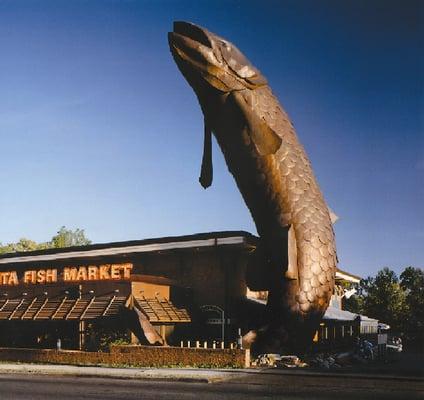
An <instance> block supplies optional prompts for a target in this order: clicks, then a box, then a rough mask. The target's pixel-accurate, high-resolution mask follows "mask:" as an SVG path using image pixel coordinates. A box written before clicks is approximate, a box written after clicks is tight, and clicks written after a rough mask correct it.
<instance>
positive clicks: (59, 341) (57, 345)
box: [56, 338, 62, 351]
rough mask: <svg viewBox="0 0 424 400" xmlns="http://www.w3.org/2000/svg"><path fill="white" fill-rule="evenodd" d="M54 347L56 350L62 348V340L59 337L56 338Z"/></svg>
mask: <svg viewBox="0 0 424 400" xmlns="http://www.w3.org/2000/svg"><path fill="white" fill-rule="evenodd" d="M56 349H57V351H60V350H62V341H61V340H60V338H59V339H57V342H56Z"/></svg>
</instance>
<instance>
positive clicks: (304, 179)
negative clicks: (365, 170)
mask: <svg viewBox="0 0 424 400" xmlns="http://www.w3.org/2000/svg"><path fill="white" fill-rule="evenodd" d="M168 40H169V46H170V49H171V53H172V55H173V57H174V60H175V62H176V64H177V66H178V68H179V69H180V71H181V72H182V74H183V75H184V77H185V78H186V80H187V81H188V83H189V84H190V86H191V87H192V88H193V90H194V92H195V93H196V95H197V97H198V100H199V103H200V107H201V109H202V111H203V115H204V124H205V130H204V135H205V141H204V154H203V160H202V167H201V175H200V178H199V180H200V183H201V184H202V186H203V187H204V188H206V187H208V186H210V185H211V183H212V157H211V134H212V132H213V134H214V135H215V137H216V140H217V142H218V144H219V146H220V148H221V150H222V152H223V154H224V157H225V160H226V163H227V166H228V169H229V171H230V172H231V174H232V175H233V176H234V179H235V181H236V183H237V186H238V188H239V190H240V192H241V194H242V196H243V198H244V201H245V202H246V205H247V207H248V208H249V210H250V213H251V215H252V217H253V220H254V222H255V224H256V228H257V231H258V234H259V237H260V244H259V246H258V247H257V249H256V251H255V253H254V254H253V256H252V257H251V261H250V263H249V265H248V268H247V277H246V281H247V285H248V286H249V287H250V289H252V290H267V291H268V300H267V305H266V315H267V322H266V323H265V324H264V325H263V326H260V327H255V328H254V329H253V330H252V331H250V332H249V333H248V334H247V335H245V340H246V342H248V344H249V345H250V346H251V348H252V349H253V351H254V352H256V353H257V352H280V351H282V350H283V349H286V350H287V349H292V350H295V351H298V352H300V351H303V350H306V349H307V347H308V346H309V345H310V344H311V342H312V338H313V335H314V333H315V331H316V329H317V328H318V326H319V323H320V321H321V319H322V316H323V314H324V312H325V310H326V309H327V307H328V304H329V301H330V297H331V295H332V293H333V289H334V278H335V273H336V266H337V256H336V247H335V238H334V231H333V226H332V220H331V215H330V211H329V209H328V207H327V205H326V203H325V201H324V198H323V195H322V193H321V191H320V188H319V186H318V183H317V181H316V178H315V176H314V173H313V171H312V167H311V164H310V162H309V160H308V157H307V155H306V153H305V150H304V148H303V146H302V145H301V144H300V143H299V140H298V138H297V135H296V132H295V130H294V127H293V125H292V123H291V121H290V119H289V117H288V116H287V114H286V112H285V111H284V110H283V109H282V107H281V105H280V103H279V102H278V100H277V99H276V97H275V96H274V95H273V93H272V91H271V88H270V87H269V86H268V82H267V80H266V78H265V77H264V76H263V75H262V74H261V73H260V71H259V70H258V69H257V68H255V67H254V66H253V65H252V64H251V63H250V62H249V60H247V58H246V57H245V56H244V55H243V54H242V53H241V52H240V50H238V49H237V48H236V47H235V46H234V45H233V44H232V43H230V42H229V41H227V40H225V39H223V38H221V37H219V36H217V35H215V34H213V33H211V32H209V31H208V30H206V29H204V28H202V27H200V26H197V25H194V24H191V23H187V22H175V23H174V27H173V31H172V32H169V34H168Z"/></svg>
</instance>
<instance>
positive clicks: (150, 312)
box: [135, 297, 191, 323]
mask: <svg viewBox="0 0 424 400" xmlns="http://www.w3.org/2000/svg"><path fill="white" fill-rule="evenodd" d="M135 302H136V304H138V306H139V307H140V308H141V309H142V310H143V311H144V312H145V314H146V315H147V317H148V318H149V321H150V322H151V323H177V322H191V318H190V315H189V314H188V312H187V310H186V309H185V308H177V307H176V306H175V305H174V304H173V303H172V302H171V301H170V300H167V299H162V298H161V299H159V298H154V299H152V298H150V299H146V298H145V297H136V298H135Z"/></svg>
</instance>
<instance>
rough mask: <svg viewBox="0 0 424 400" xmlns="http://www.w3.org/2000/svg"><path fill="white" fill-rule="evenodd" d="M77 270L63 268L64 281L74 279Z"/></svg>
mask: <svg viewBox="0 0 424 400" xmlns="http://www.w3.org/2000/svg"><path fill="white" fill-rule="evenodd" d="M77 274H78V270H77V269H76V268H65V269H64V270H63V280H64V281H76V280H77Z"/></svg>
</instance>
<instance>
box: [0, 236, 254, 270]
mask: <svg viewBox="0 0 424 400" xmlns="http://www.w3.org/2000/svg"><path fill="white" fill-rule="evenodd" d="M256 241H257V237H256V236H254V235H252V234H250V233H248V232H244V231H222V232H208V233H198V234H194V235H186V236H169V237H162V238H153V239H145V240H131V241H126V242H112V243H101V244H92V245H88V246H76V247H66V248H59V249H46V250H37V251H28V252H20V253H7V254H3V255H0V265H5V264H17V263H33V262H44V261H58V260H59V261H60V260H68V259H78V258H87V257H102V256H116V255H128V254H135V253H146V252H155V251H167V250H177V249H180V250H181V249H191V248H205V247H215V246H230V245H231V246H239V247H251V246H254V245H255V244H256Z"/></svg>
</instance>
